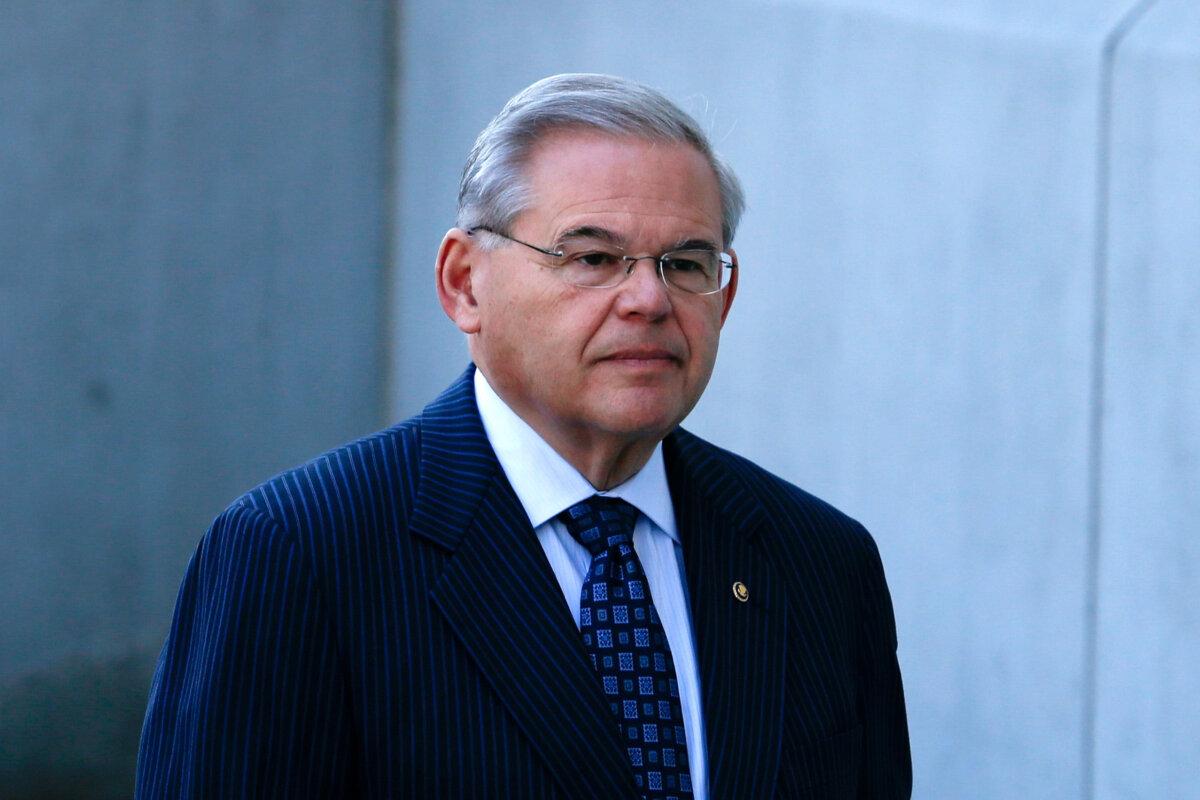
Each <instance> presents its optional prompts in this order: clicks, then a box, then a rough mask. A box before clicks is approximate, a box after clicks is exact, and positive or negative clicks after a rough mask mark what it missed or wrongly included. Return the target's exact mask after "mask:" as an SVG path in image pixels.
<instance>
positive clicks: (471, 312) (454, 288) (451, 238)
mask: <svg viewBox="0 0 1200 800" xmlns="http://www.w3.org/2000/svg"><path fill="white" fill-rule="evenodd" d="M478 256H479V248H478V246H477V244H476V242H475V240H474V239H473V238H472V237H471V236H470V235H469V234H468V233H467V232H466V231H464V230H463V229H462V228H451V229H450V230H448V231H446V235H445V237H443V239H442V246H441V247H439V248H438V254H437V264H436V265H435V267H434V274H435V280H436V283H437V295H438V301H439V302H441V304H442V310H443V311H445V312H446V316H448V317H449V318H450V319H452V320H454V324H455V325H457V326H458V329H459V330H460V331H462V332H463V333H478V332H479V304H478V303H477V302H476V300H475V294H474V292H473V291H472V287H471V277H472V274H471V273H472V270H473V269H474V267H475V259H476V258H477V257H478Z"/></svg>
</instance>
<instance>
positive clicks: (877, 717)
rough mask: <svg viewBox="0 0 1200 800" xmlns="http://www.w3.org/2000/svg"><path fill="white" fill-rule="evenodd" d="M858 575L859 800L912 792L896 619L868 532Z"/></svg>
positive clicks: (880, 562)
mask: <svg viewBox="0 0 1200 800" xmlns="http://www.w3.org/2000/svg"><path fill="white" fill-rule="evenodd" d="M863 536H864V541H865V542H866V543H867V549H866V558H865V563H864V567H863V570H862V573H861V577H860V580H861V585H860V587H859V592H860V594H859V597H860V598H861V599H862V603H863V606H862V615H861V619H862V626H863V627H862V640H861V642H862V646H861V648H860V651H859V653H860V655H859V670H860V675H859V687H860V693H859V703H860V709H859V715H860V719H862V721H863V738H862V761H861V764H862V772H861V774H860V775H859V781H858V785H859V797H860V798H863V800H867V798H870V800H882V799H883V798H909V797H911V796H912V756H911V753H910V751H909V743H908V719H907V714H906V712H905V708H904V687H903V685H902V683H901V680H900V665H899V662H898V661H897V658H896V643H897V642H896V621H895V616H894V613H893V610H892V598H891V595H890V594H889V592H888V588H887V581H886V579H885V578H884V574H883V563H882V561H881V560H880V558H879V550H878V548H877V547H876V546H875V542H874V540H873V539H872V538H871V537H870V534H868V533H866V531H865V530H864V531H863Z"/></svg>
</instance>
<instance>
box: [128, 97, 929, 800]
mask: <svg viewBox="0 0 1200 800" xmlns="http://www.w3.org/2000/svg"><path fill="white" fill-rule="evenodd" d="M741 208H742V198H741V192H740V189H739V188H738V184H737V181H736V179H735V178H734V176H733V174H732V172H730V171H729V170H728V168H727V167H726V166H725V165H724V164H723V163H722V162H720V161H719V160H718V159H717V157H716V156H715V155H714V154H713V153H712V151H711V149H710V147H709V145H708V142H707V141H706V139H705V137H704V135H703V133H702V132H701V131H700V130H699V129H698V127H697V126H696V124H695V122H694V121H693V120H691V119H690V118H689V117H688V116H687V115H685V114H684V113H683V112H682V111H680V110H679V109H678V108H676V107H675V106H674V105H672V104H671V103H670V102H669V101H668V100H666V99H665V98H664V97H662V96H661V95H659V94H658V93H657V92H654V91H652V90H649V89H647V88H645V87H642V86H639V85H637V84H634V83H631V82H628V81H624V80H620V79H617V78H611V77H606V76H597V75H560V76H555V77H552V78H547V79H545V80H543V81H539V82H538V83H535V84H534V85H533V86H531V87H529V88H528V89H526V90H525V91H523V92H522V93H520V94H519V95H517V96H516V97H514V98H513V99H512V100H511V101H509V103H508V104H507V105H506V106H505V108H504V109H503V110H502V111H501V112H500V114H499V115H498V116H497V117H496V119H495V120H493V121H492V122H491V124H489V126H488V127H487V128H486V129H485V130H484V131H483V133H482V134H481V135H480V137H479V139H478V140H477V142H476V144H475V147H474V149H473V150H472V152H471V155H470V157H469V159H468V161H467V166H466V169H465V170H464V174H463V179H462V185H461V190H460V195H459V218H458V221H457V222H458V225H457V227H455V228H453V229H451V230H450V231H449V233H447V234H446V237H445V239H444V240H443V242H442V245H441V248H440V250H439V252H438V256H437V265H436V281H437V291H438V297H439V299H440V301H441V304H442V307H443V308H444V309H445V311H446V313H447V314H448V315H449V316H450V318H451V319H452V320H453V321H454V322H455V324H456V325H457V326H458V327H459V328H460V329H461V330H462V331H463V332H465V333H466V335H467V338H468V344H469V348H470V353H471V358H472V361H473V362H474V363H473V365H472V366H470V367H468V369H467V371H466V372H465V373H464V374H463V376H462V377H461V378H459V380H458V381H457V382H456V383H455V384H454V385H452V386H451V387H450V388H449V389H448V390H447V391H446V392H445V393H443V394H442V396H441V397H439V398H438V399H437V400H435V401H434V402H433V403H432V404H430V405H429V406H428V407H427V408H426V409H425V411H424V412H423V413H422V414H421V415H419V416H417V417H415V418H413V419H410V420H408V421H405V422H403V423H401V424H399V425H397V426H395V427H394V428H391V429H389V430H386V431H383V432H381V433H378V434H375V435H374V436H371V437H368V438H366V439H363V440H361V441H359V442H355V443H353V444H350V445H348V446H346V447H343V448H341V449H339V450H336V451H333V452H331V453H329V454H326V455H324V456H321V457H320V458H317V459H316V460H314V461H312V462H310V463H309V464H307V465H305V466H303V467H300V468H298V469H296V470H293V471H291V472H288V473H284V474H283V475H281V476H278V477H276V478H274V479H273V480H271V481H268V482H267V483H265V484H263V485H262V486H259V487H258V488H256V489H254V490H252V491H251V492H249V493H247V494H246V495H245V496H243V497H242V498H240V499H239V500H237V501H236V502H235V503H234V504H233V505H232V506H230V507H229V508H228V509H227V510H226V511H225V512H224V513H223V514H222V515H221V516H220V517H218V519H217V520H216V522H214V524H213V526H212V528H211V529H210V530H209V531H208V533H207V534H206V535H205V537H204V539H203V540H202V542H201V544H200V546H199V548H198V550H197V551H196V554H195V556H194V558H193V560H192V563H191V565H190V566H189V568H188V572H187V575H186V577H185V580H184V584H183V588H182V590H181V592H180V597H179V602H178V606H177V608H176V612H175V620H174V624H173V627H172V629H171V633H170V635H169V637H168V640H167V642H166V645H165V646H164V649H163V653H162V657H161V660H160V664H159V667H158V671H157V673H156V675H155V679H154V684H153V688H152V692H151V699H150V706H149V709H148V711H147V715H146V723H145V728H144V731H143V734H142V746H141V754H140V759H139V767H138V793H139V796H141V797H160V796H161V797H168V796H169V797H178V796H188V797H235V796H236V797H242V796H255V797H310V796H311V797H339V796H370V797H392V796H395V797H409V796H418V795H420V796H425V797H521V798H526V797H558V798H623V797H629V798H635V797H639V796H640V797H654V798H658V797H680V798H682V797H697V798H705V797H709V798H758V797H776V796H777V797H805V798H809V797H812V798H818V797H820V798H825V797H828V798H851V797H869V798H877V797H878V798H892V797H907V796H909V793H910V784H911V768H910V762H909V751H908V737H907V729H906V723H905V712H904V701H903V696H902V691H901V685H900V675H899V670H898V667H897V662H896V639H895V630H894V623H893V616H892V609H891V603H890V599H889V597H888V592H887V587H886V584H885V581H884V576H883V571H882V567H881V565H880V562H879V557H878V553H877V551H876V549H875V546H874V544H873V542H872V540H871V538H870V536H869V535H868V534H867V532H866V531H865V530H863V528H862V527H861V526H860V525H858V523H856V522H854V521H853V520H851V519H849V518H848V517H846V516H844V515H842V514H841V513H839V512H838V511H836V510H835V509H833V508H831V507H829V506H828V505H826V504H824V503H822V502H821V501H819V500H817V499H815V498H813V497H811V496H810V495H807V494H805V493H804V492H803V491H801V490H800V489H797V488H796V487H794V486H791V485H790V484H787V483H786V482H784V481H782V480H780V479H779V478H777V477H775V476H772V475H770V474H768V473H767V472H765V471H763V470H762V469H760V468H758V467H756V466H754V465H753V464H750V463H749V462H747V461H745V460H744V459H741V458H739V457H737V456H734V455H732V454H730V453H728V452H725V451H723V450H720V449H718V448H716V447H714V446H712V445H710V444H708V443H706V442H704V441H701V440H700V439H697V438H696V437H694V436H692V435H690V434H688V433H686V432H684V431H683V430H681V429H680V428H679V427H678V425H679V423H680V421H681V420H682V419H683V418H684V417H685V416H687V414H688V412H689V411H690V410H691V409H692V407H693V405H694V404H695V403H696V401H697V400H698V399H699V397H700V394H701V393H702V392H703V390H704V387H705V385H706V383H707V382H708V379H709V375H710V374H711V372H712V368H713V364H714V361H715V358H716V353H717V341H718V338H719V334H720V330H721V326H722V325H723V323H724V321H725V319H726V317H727V315H728V313H729V310H730V307H731V305H732V303H733V299H734V295H735V294H736V291H737V285H738V271H737V263H736V258H735V256H734V254H733V251H732V250H731V249H730V247H729V245H730V242H731V241H732V239H733V235H734V231H735V229H736V226H737V222H738V217H739V215H740V212H741Z"/></svg>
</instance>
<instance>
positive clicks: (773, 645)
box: [663, 431, 787, 797]
mask: <svg viewBox="0 0 1200 800" xmlns="http://www.w3.org/2000/svg"><path fill="white" fill-rule="evenodd" d="M663 455H664V459H665V461H666V466H667V479H668V482H669V483H670V486H671V497H672V501H673V503H674V506H675V515H676V524H677V525H678V528H679V533H680V539H681V541H682V545H683V554H684V564H685V572H686V574H687V580H688V587H687V588H688V594H689V597H690V602H691V611H692V626H693V630H694V631H695V639H696V659H697V662H698V666H699V671H700V682H701V691H702V696H703V703H704V727H705V730H706V736H707V745H708V764H709V769H708V773H709V795H710V796H711V797H770V796H773V795H774V792H775V784H776V777H777V775H778V772H779V758H780V744H781V741H782V735H783V734H782V726H783V710H784V702H785V698H784V688H783V685H784V670H785V667H786V657H787V652H786V630H787V604H786V597H785V594H784V587H783V584H782V583H781V582H780V580H779V579H778V576H777V575H776V573H775V571H774V569H773V568H772V566H771V564H770V563H769V561H768V559H767V557H766V554H765V553H764V552H763V551H762V546H761V544H760V542H759V541H758V532H759V531H760V529H761V528H763V527H764V526H765V525H767V524H768V520H767V519H766V517H765V514H764V513H763V511H762V509H761V508H760V506H759V504H758V503H757V502H756V501H755V500H754V499H753V498H752V497H751V496H750V494H749V492H748V491H747V490H746V489H745V487H744V486H743V485H742V484H741V481H740V479H739V478H738V477H737V476H736V475H735V474H734V473H733V471H732V470H731V469H730V468H729V466H728V462H727V460H726V459H727V458H729V456H726V455H724V454H721V453H720V451H717V450H715V449H714V448H712V447H711V446H710V445H707V444H705V443H703V442H700V441H699V440H698V439H696V438H695V437H694V436H691V435H690V434H688V433H686V432H684V431H676V432H675V433H674V434H672V435H671V436H669V437H668V438H667V439H666V441H665V442H664V450H663ZM696 487H704V491H703V492H697V491H696V490H695V488H696ZM735 582H738V583H740V584H742V585H743V586H744V587H745V589H746V592H747V594H748V597H747V599H746V600H745V601H744V602H743V601H741V600H739V599H738V598H737V597H735V594H734V584H735Z"/></svg>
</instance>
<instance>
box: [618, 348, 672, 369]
mask: <svg viewBox="0 0 1200 800" xmlns="http://www.w3.org/2000/svg"><path fill="white" fill-rule="evenodd" d="M600 360H601V361H608V362H612V363H615V364H618V365H625V366H663V365H665V364H678V363H681V362H682V360H683V359H681V358H680V357H679V356H678V355H676V354H675V353H673V352H671V351H670V350H666V349H664V348H661V347H627V348H623V349H621V350H616V351H614V352H612V353H609V354H607V355H606V356H604V357H603V358H602V359H600Z"/></svg>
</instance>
